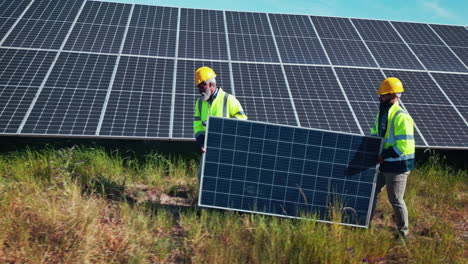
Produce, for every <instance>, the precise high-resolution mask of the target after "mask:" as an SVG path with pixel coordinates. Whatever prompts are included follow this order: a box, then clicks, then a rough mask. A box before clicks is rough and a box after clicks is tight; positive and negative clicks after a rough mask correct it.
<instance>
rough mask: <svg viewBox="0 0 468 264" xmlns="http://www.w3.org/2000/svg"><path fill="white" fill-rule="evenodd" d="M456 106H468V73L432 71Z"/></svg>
mask: <svg viewBox="0 0 468 264" xmlns="http://www.w3.org/2000/svg"><path fill="white" fill-rule="evenodd" d="M431 75H432V76H433V77H434V79H435V80H436V81H437V83H438V84H439V86H440V87H441V88H442V90H444V92H445V94H447V96H448V97H449V98H450V100H451V101H452V102H453V103H454V104H455V105H456V106H468V104H467V98H468V75H463V74H446V73H431Z"/></svg>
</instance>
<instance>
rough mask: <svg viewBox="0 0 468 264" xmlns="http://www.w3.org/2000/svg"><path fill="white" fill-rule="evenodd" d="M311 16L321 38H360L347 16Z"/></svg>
mask: <svg viewBox="0 0 468 264" xmlns="http://www.w3.org/2000/svg"><path fill="white" fill-rule="evenodd" d="M311 18H312V21H313V22H314V25H315V28H316V29H317V32H318V34H319V36H320V37H321V38H333V39H350V40H361V39H360V38H359V35H358V34H357V32H356V30H355V29H354V27H353V25H352V24H351V21H349V19H347V18H340V17H318V16H312V17H311Z"/></svg>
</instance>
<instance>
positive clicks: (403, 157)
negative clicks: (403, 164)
mask: <svg viewBox="0 0 468 264" xmlns="http://www.w3.org/2000/svg"><path fill="white" fill-rule="evenodd" d="M409 159H414V153H412V154H408V155H404V156H400V157H397V158H386V159H385V161H400V160H409Z"/></svg>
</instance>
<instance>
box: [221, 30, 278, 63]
mask: <svg viewBox="0 0 468 264" xmlns="http://www.w3.org/2000/svg"><path fill="white" fill-rule="evenodd" d="M229 43H230V44H229V46H230V49H231V60H233V61H253V62H279V58H278V53H277V51H276V48H275V43H274V40H273V37H272V36H263V35H241V34H229Z"/></svg>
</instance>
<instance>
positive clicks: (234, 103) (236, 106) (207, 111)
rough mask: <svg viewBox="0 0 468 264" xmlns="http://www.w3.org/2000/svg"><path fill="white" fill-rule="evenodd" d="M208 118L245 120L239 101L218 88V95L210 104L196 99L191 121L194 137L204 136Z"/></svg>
mask: <svg viewBox="0 0 468 264" xmlns="http://www.w3.org/2000/svg"><path fill="white" fill-rule="evenodd" d="M208 116H219V117H228V118H238V119H247V116H246V115H245V113H244V110H243V109H242V106H241V104H240V102H239V100H237V99H236V97H234V96H233V95H230V94H228V93H226V92H225V91H223V89H221V88H218V94H217V95H216V98H215V99H214V100H213V102H211V104H210V103H208V102H206V101H203V100H201V98H199V99H197V101H196V103H195V116H194V120H193V132H194V134H195V137H198V136H199V135H204V134H205V131H206V120H207V119H208Z"/></svg>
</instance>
